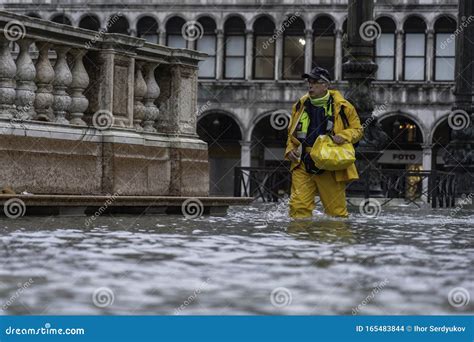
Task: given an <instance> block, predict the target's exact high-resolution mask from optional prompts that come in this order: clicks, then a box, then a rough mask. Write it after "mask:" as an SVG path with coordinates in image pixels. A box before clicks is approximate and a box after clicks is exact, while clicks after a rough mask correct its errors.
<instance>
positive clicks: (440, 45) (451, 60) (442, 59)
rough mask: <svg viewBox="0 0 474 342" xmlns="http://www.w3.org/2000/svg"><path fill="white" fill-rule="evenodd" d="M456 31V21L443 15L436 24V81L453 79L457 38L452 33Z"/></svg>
mask: <svg viewBox="0 0 474 342" xmlns="http://www.w3.org/2000/svg"><path fill="white" fill-rule="evenodd" d="M454 31H456V21H455V20H454V19H451V18H449V17H442V18H440V19H438V20H437V21H436V24H435V41H436V45H435V47H436V48H435V63H434V68H435V73H434V75H435V81H453V80H454V65H455V51H456V48H455V47H456V40H455V38H453V37H452V34H453V33H454Z"/></svg>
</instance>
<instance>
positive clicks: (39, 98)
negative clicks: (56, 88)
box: [34, 42, 54, 121]
mask: <svg viewBox="0 0 474 342" xmlns="http://www.w3.org/2000/svg"><path fill="white" fill-rule="evenodd" d="M36 47H37V48H38V51H39V55H38V59H37V61H36V79H35V82H36V86H37V87H38V89H37V90H36V98H35V109H36V117H35V118H34V119H35V120H41V121H53V120H54V114H53V109H52V106H53V102H54V96H53V84H52V83H53V80H54V69H53V67H52V65H51V62H50V60H49V57H48V53H49V47H50V45H49V44H48V43H45V42H36Z"/></svg>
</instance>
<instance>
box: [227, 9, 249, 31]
mask: <svg viewBox="0 0 474 342" xmlns="http://www.w3.org/2000/svg"><path fill="white" fill-rule="evenodd" d="M233 17H238V18H239V19H241V20H242V21H243V23H244V25H245V29H246V30H250V29H251V28H249V27H248V24H249V23H248V21H247V18H245V16H244V15H243V14H242V13H236V12H231V13H227V14H226V15H225V16H224V18H223V20H222V29H223V28H224V26H225V23H226V22H227V20H228V19H230V18H233Z"/></svg>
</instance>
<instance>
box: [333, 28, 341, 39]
mask: <svg viewBox="0 0 474 342" xmlns="http://www.w3.org/2000/svg"><path fill="white" fill-rule="evenodd" d="M333 33H334V35H335V36H336V37H337V38H342V30H341V29H334V31H333Z"/></svg>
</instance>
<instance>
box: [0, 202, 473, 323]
mask: <svg viewBox="0 0 474 342" xmlns="http://www.w3.org/2000/svg"><path fill="white" fill-rule="evenodd" d="M286 213H287V206H286V204H284V203H283V204H280V205H276V204H256V205H252V206H249V207H237V206H236V207H231V208H230V209H229V213H228V215H227V216H225V217H209V216H203V217H200V218H197V219H194V220H192V219H186V218H183V217H180V216H144V217H138V216H121V217H119V216H114V217H111V216H108V217H99V218H98V219H97V220H96V221H94V222H93V224H92V225H91V226H90V227H88V228H87V227H86V225H85V223H84V222H85V220H86V218H85V217H40V218H38V217H36V218H34V217H24V218H18V219H15V220H13V219H7V218H5V217H3V218H1V221H0V265H1V267H0V305H1V309H0V313H1V314H49V315H51V314H131V315H135V314H136V315H140V314H145V315H147V314H169V315H173V314H181V315H201V314H206V315H207V314H213V315H214V314H215V315H234V314H271V315H274V314H277V315H279V314H302V315H320V314H346V315H351V314H359V315H367V314H387V315H404V314H429V315H432V314H472V313H474V298H472V297H474V269H473V263H472V260H473V259H474V224H473V222H474V214H473V212H472V211H465V210H460V211H458V212H456V213H455V215H453V217H451V216H450V211H449V210H441V211H420V210H416V209H406V210H405V209H403V210H401V209H396V210H395V209H392V210H391V211H390V210H389V209H385V208H384V209H383V211H382V212H381V213H380V215H379V216H378V217H375V218H370V217H365V216H363V215H361V214H359V213H358V212H353V213H352V214H351V217H350V218H349V219H332V218H328V217H326V216H324V215H322V214H321V213H319V212H316V213H315V214H316V215H315V217H314V219H313V220H311V221H305V222H292V221H290V220H289V219H288V218H287V214H286ZM459 288H460V289H461V295H464V298H462V296H461V298H460V299H459V298H455V299H452V298H449V296H450V292H451V291H453V290H454V291H457V290H456V289H459ZM466 290H467V293H466ZM462 291H464V292H462ZM451 294H452V293H451ZM452 295H453V296H454V294H452ZM466 295H467V296H470V297H469V298H466ZM452 300H454V301H457V302H456V303H454V305H453V304H452ZM459 301H461V303H460V304H459ZM463 301H464V302H463ZM2 309H3V310H2Z"/></svg>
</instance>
